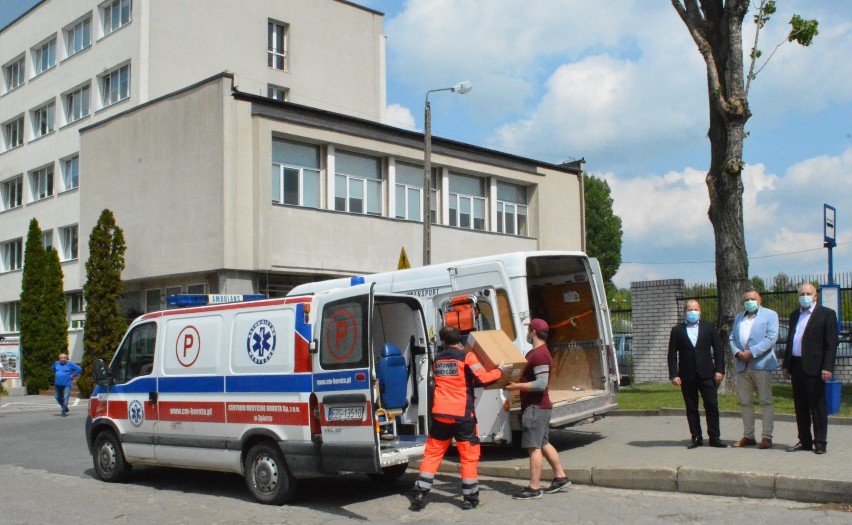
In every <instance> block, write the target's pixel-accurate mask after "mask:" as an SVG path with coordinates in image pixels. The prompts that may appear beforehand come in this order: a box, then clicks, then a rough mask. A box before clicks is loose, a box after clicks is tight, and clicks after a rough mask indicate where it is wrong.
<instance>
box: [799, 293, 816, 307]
mask: <svg viewBox="0 0 852 525" xmlns="http://www.w3.org/2000/svg"><path fill="white" fill-rule="evenodd" d="M813 305H814V298H813V297H812V296H810V295H800V296H799V306H801V307H802V308H810V307H811V306H813Z"/></svg>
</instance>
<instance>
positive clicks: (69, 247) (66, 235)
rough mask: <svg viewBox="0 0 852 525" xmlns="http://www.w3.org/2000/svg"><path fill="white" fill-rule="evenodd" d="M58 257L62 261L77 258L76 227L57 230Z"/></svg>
mask: <svg viewBox="0 0 852 525" xmlns="http://www.w3.org/2000/svg"><path fill="white" fill-rule="evenodd" d="M59 242H60V244H61V245H60V247H59V249H60V252H59V253H60V255H61V259H62V260H63V261H73V260H74V259H76V258H77V256H78V255H77V253H78V252H77V225H76V224H75V225H74V226H67V227H65V228H59Z"/></svg>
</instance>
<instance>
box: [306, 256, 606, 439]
mask: <svg viewBox="0 0 852 525" xmlns="http://www.w3.org/2000/svg"><path fill="white" fill-rule="evenodd" d="M352 282H359V283H360V282H366V283H372V284H374V285H375V289H376V291H377V292H387V293H403V294H408V295H410V296H413V297H416V298H417V299H418V300H419V301H420V302H421V303H422V305H423V308H424V311H425V314H426V322H427V325H428V327H429V334H430V338H434V334H436V333H437V332H438V330H439V329H440V328H441V326H443V325H444V324H445V323H447V322H451V323H452V324H454V325H456V326H458V327H459V328H460V329H461V330H462V332H465V331H470V330H477V329H479V330H483V329H496V330H502V331H503V332H505V333H506V335H508V336H509V339H510V340H512V341H513V342H514V344H515V346H516V347H517V348H518V350H520V352H521V353H522V354H526V353H527V352H528V351H529V350H531V348H530V345H529V344H527V342H526V328H525V327H524V323H525V322H528V321H529V320H530V319H532V318H536V317H540V318H542V319H544V320H546V321H547V322H548V323H549V324H550V326H551V330H550V337H549V339H548V346H549V348H550V351H551V354H552V356H553V367H554V368H553V370H552V371H551V375H550V384H549V389H550V398H551V400H552V401H553V405H554V406H553V412H552V418H551V426H552V427H554V428H559V427H565V426H569V425H574V424H577V423H583V422H591V421H594V420H595V419H598V418H600V417H603V416H604V415H605V414H606V413H608V412H611V411H613V410H616V409H617V408H618V405H617V404H616V401H615V393H616V391H617V389H618V384H619V374H618V364H617V362H616V359H615V352H614V348H613V346H612V327H611V325H610V319H609V309H608V306H607V302H606V294H605V291H604V287H603V280H602V278H601V271H600V267H599V265H598V262H597V260H595V259H590V258H589V257H588V256H586V254H584V253H582V252H557V251H538V252H517V253H506V254H501V255H493V256H487V257H480V258H475V259H467V260H460V261H455V262H452V263H445V264H433V265H430V266H424V267H420V268H411V269H406V270H397V271H391V272H386V273H379V274H373V275H366V276H363V277H358V278H352V279H333V280H329V281H320V282H315V283H309V284H304V285H301V286H297V287H296V288H294V289H293V290H292V292H291V293H292V294H293V295H304V294H311V293H317V294H318V293H321V292H324V291H328V290H339V289H345V288H346V287H347V286H350V285H351V283H352ZM476 403H477V404H476V414H477V419H478V421H479V431H480V434H481V435H480V440H481V441H482V442H483V443H496V444H508V443H511V442H512V441H513V435H512V434H513V432H517V431H519V430H520V406H519V404H518V398H517V397H516V396H509V395H508V394H507V392H506V391H504V390H481V391H478V392H477V401H476Z"/></svg>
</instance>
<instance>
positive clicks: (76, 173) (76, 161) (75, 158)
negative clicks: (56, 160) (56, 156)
mask: <svg viewBox="0 0 852 525" xmlns="http://www.w3.org/2000/svg"><path fill="white" fill-rule="evenodd" d="M61 162H62V191H71V190H76V189H77V188H79V187H80V155H79V154H74V155H71V156H69V157H65V158H64V159H62V160H61ZM70 163H73V166H74V170H73V172H72V175H71V179H72V180H73V185H71V186H69V185H68V177H69V170H68V166H69V164H70Z"/></svg>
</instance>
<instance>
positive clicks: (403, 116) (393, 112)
mask: <svg viewBox="0 0 852 525" xmlns="http://www.w3.org/2000/svg"><path fill="white" fill-rule="evenodd" d="M385 124H388V125H390V126H396V127H398V128H403V129H408V130H414V129H416V128H415V122H414V115H412V114H411V110H410V109H408V108H406V107H403V106H401V105H399V104H390V105H389V106H388V107H387V108H386V109H385Z"/></svg>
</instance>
